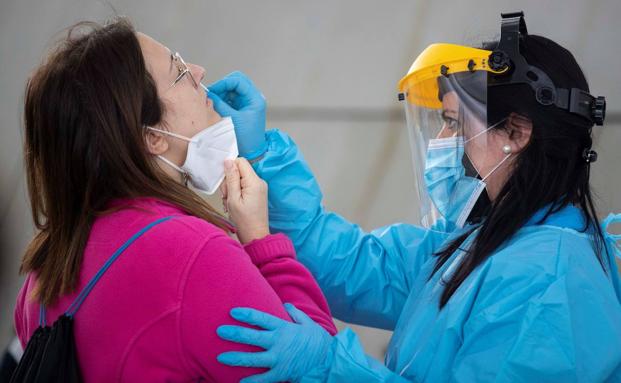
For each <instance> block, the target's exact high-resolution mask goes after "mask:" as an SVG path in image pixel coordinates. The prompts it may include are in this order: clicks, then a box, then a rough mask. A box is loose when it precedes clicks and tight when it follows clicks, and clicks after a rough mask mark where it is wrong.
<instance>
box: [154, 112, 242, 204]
mask: <svg viewBox="0 0 621 383" xmlns="http://www.w3.org/2000/svg"><path fill="white" fill-rule="evenodd" d="M147 129H150V130H153V131H156V132H160V133H162V134H166V135H168V136H171V137H175V138H179V139H181V140H184V141H188V142H189V144H188V154H187V156H186V158H185V162H184V163H183V165H181V167H179V166H177V165H175V164H174V163H173V162H172V161H170V160H169V159H167V158H165V157H163V156H158V158H159V159H161V160H162V161H164V162H165V163H166V164H168V165H169V166H171V167H172V168H173V169H175V170H177V171H179V172H181V173H183V174H184V175H187V176H189V180H190V183H191V184H192V186H194V187H195V188H196V189H198V190H200V191H202V192H205V193H207V194H213V193H214V192H215V191H216V190H218V187H219V186H220V184H221V183H222V180H224V161H225V160H233V159H235V158H236V157H237V155H238V154H239V152H238V150H237V138H236V136H235V127H234V126H233V121H232V120H231V118H230V117H225V118H223V119H222V120H220V121H219V122H217V123H215V124H213V125H211V126H209V127H208V128H206V129H203V130H202V131H200V132H198V133H197V134H196V135H195V136H194V137H192V138H188V137H185V136H182V135H179V134H175V133H171V132H167V131H165V130H160V129H155V128H151V127H149V126H147Z"/></svg>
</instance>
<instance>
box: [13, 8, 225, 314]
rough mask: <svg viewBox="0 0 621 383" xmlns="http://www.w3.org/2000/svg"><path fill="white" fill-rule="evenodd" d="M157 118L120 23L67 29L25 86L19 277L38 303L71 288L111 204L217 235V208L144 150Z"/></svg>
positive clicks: (131, 33) (128, 32)
mask: <svg viewBox="0 0 621 383" xmlns="http://www.w3.org/2000/svg"><path fill="white" fill-rule="evenodd" d="M162 114H163V105H162V103H161V102H160V99H159V97H158V94H157V90H156V86H155V83H154V80H153V78H152V77H151V76H150V75H149V73H148V72H147V69H146V66H145V61H144V58H143V55H142V51H141V49H140V45H139V42H138V38H137V36H136V32H135V30H134V28H133V27H132V25H131V23H130V22H129V21H128V20H126V19H123V18H117V19H115V20H113V21H112V22H110V23H108V24H106V25H99V24H96V23H92V22H82V23H78V24H76V25H74V26H73V27H71V28H70V29H69V32H68V34H67V37H66V38H65V39H63V41H61V42H60V43H59V44H58V46H57V47H56V48H55V49H54V50H53V51H52V52H51V54H49V55H48V57H47V59H46V60H45V61H44V63H43V64H42V65H41V66H40V67H39V68H38V69H37V70H36V71H35V73H34V74H33V75H32V77H31V78H30V79H29V81H28V83H27V85H26V94H25V111H24V126H25V140H24V156H25V164H26V173H27V182H28V190H29V195H30V204H31V208H32V217H33V220H34V223H35V225H36V228H37V229H38V233H36V235H35V237H34V239H33V240H32V241H31V243H30V244H29V246H28V248H27V250H26V252H25V255H24V258H23V260H22V264H21V268H20V272H22V273H25V272H36V274H37V289H36V290H35V297H37V298H38V299H39V300H40V301H41V302H42V303H44V304H48V305H49V304H51V303H53V302H54V301H55V300H56V299H57V298H58V297H59V296H60V295H62V294H65V293H68V292H71V291H73V289H74V288H75V285H76V281H77V278H78V275H79V271H80V266H81V263H82V253H83V251H84V248H85V246H86V243H87V240H88V236H89V233H90V229H91V226H92V224H93V221H94V219H95V218H96V217H97V216H99V215H102V214H105V213H108V212H111V211H113V210H112V209H110V206H109V202H110V201H111V200H113V199H117V198H135V197H154V198H158V199H161V200H163V201H166V202H168V203H171V204H173V205H175V206H178V207H179V208H181V209H182V210H184V211H185V212H187V213H188V214H191V215H194V216H196V217H199V218H202V219H204V220H207V221H209V222H211V223H213V224H214V225H216V226H218V227H220V228H222V229H225V230H226V225H225V223H224V222H223V219H222V217H221V216H220V215H219V214H218V213H217V211H216V210H214V209H213V208H212V207H211V206H209V205H208V204H207V203H206V202H205V201H204V200H203V199H202V198H201V197H200V196H198V195H197V194H196V193H194V192H193V191H191V190H189V189H188V188H187V187H185V186H183V185H181V184H180V183H178V182H176V181H174V180H173V179H171V178H170V177H168V176H166V175H164V174H163V172H162V171H161V170H160V169H159V168H158V167H157V165H156V164H155V162H154V159H153V156H151V155H150V154H149V153H148V151H147V149H146V145H145V129H144V128H143V127H144V126H145V125H150V126H152V125H155V124H157V123H158V122H160V120H161V119H162ZM116 210H118V209H116Z"/></svg>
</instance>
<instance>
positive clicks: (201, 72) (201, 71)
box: [188, 64, 205, 83]
mask: <svg viewBox="0 0 621 383" xmlns="http://www.w3.org/2000/svg"><path fill="white" fill-rule="evenodd" d="M188 67H189V68H190V71H191V72H192V76H193V77H194V78H195V79H196V81H197V82H199V83H200V82H201V81H203V78H204V77H205V68H203V67H202V66H200V65H196V64H188Z"/></svg>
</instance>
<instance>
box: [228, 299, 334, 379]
mask: <svg viewBox="0 0 621 383" xmlns="http://www.w3.org/2000/svg"><path fill="white" fill-rule="evenodd" d="M285 310H287V312H288V313H289V315H290V316H291V319H293V320H294V321H295V323H292V322H287V321H285V320H282V319H280V318H277V317H275V316H272V315H269V314H266V313H264V312H262V311H258V310H255V309H250V308H239V307H238V308H234V309H232V310H231V316H232V317H233V318H235V319H237V320H238V321H240V322H244V323H248V324H250V325H254V326H257V327H261V328H263V329H265V330H254V329H251V328H247V327H241V326H226V325H225V326H220V327H218V330H217V333H218V336H220V338H222V339H225V340H229V341H232V342H237V343H245V344H249V345H253V346H258V347H261V348H264V349H265V351H263V352H225V353H222V354H220V355H218V361H219V362H220V363H224V364H228V365H229V366H243V367H264V368H269V369H270V370H269V371H267V372H265V373H263V374H259V375H253V376H249V377H247V378H245V379H242V380H241V383H267V382H283V381H290V382H296V381H299V380H300V378H302V377H303V376H304V375H306V374H307V373H308V372H310V371H311V370H312V369H313V368H315V367H317V366H318V365H320V364H321V363H322V362H323V360H324V359H325V357H326V355H327V353H328V351H329V349H330V346H331V344H332V341H333V338H332V337H331V336H330V334H328V332H327V331H326V330H324V329H323V327H321V326H319V325H318V324H317V323H315V322H314V321H313V320H312V319H311V318H309V317H308V316H307V315H306V314H305V313H304V312H302V311H300V310H298V309H297V308H296V307H295V306H294V305H292V304H290V303H285Z"/></svg>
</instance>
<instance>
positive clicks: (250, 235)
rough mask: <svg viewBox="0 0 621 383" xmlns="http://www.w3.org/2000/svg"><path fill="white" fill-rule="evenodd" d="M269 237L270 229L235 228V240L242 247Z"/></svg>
mask: <svg viewBox="0 0 621 383" xmlns="http://www.w3.org/2000/svg"><path fill="white" fill-rule="evenodd" d="M268 235H270V229H269V227H267V226H263V225H262V226H254V227H250V228H247V227H240V226H238V227H237V238H238V239H239V242H241V244H242V245H246V244H248V243H250V242H252V241H254V240H257V239H263V238H265V237H267V236H268Z"/></svg>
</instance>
